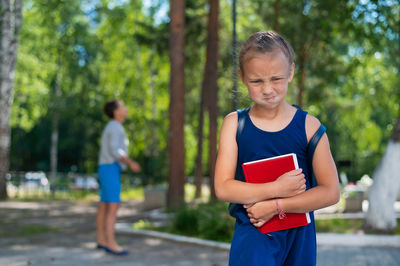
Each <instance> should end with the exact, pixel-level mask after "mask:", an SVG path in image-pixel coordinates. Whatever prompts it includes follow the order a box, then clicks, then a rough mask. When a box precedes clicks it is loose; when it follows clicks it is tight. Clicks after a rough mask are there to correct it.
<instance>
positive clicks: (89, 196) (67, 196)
mask: <svg viewBox="0 0 400 266" xmlns="http://www.w3.org/2000/svg"><path fill="white" fill-rule="evenodd" d="M10 199H12V200H19V201H49V200H51V201H77V202H97V201H99V193H98V192H97V191H85V190H70V191H57V192H55V193H54V194H52V193H42V192H41V193H29V194H28V193H27V194H22V193H20V194H17V195H14V196H12V197H10ZM121 200H122V201H127V200H143V187H131V188H128V189H123V190H122V192H121Z"/></svg>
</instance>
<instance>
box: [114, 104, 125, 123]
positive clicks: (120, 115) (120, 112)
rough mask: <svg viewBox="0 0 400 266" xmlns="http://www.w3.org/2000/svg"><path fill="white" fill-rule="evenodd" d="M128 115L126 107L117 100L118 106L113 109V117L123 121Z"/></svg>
mask: <svg viewBox="0 0 400 266" xmlns="http://www.w3.org/2000/svg"><path fill="white" fill-rule="evenodd" d="M127 116H128V109H127V108H126V106H125V104H124V103H123V102H121V101H118V108H117V109H116V110H115V111H114V118H115V119H116V120H119V121H121V122H123V121H124V120H125V119H126V117H127Z"/></svg>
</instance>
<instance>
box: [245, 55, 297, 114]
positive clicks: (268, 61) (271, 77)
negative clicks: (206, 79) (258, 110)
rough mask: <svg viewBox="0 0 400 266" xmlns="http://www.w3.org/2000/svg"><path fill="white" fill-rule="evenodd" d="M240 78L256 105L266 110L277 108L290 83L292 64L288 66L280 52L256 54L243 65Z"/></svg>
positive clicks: (292, 70)
mask: <svg viewBox="0 0 400 266" xmlns="http://www.w3.org/2000/svg"><path fill="white" fill-rule="evenodd" d="M243 72H244V73H241V72H240V70H239V74H240V78H241V79H242V81H243V83H244V85H246V87H247V88H248V91H249V95H250V98H251V99H252V100H253V101H254V103H255V104H256V105H260V106H262V107H264V108H267V109H273V108H276V107H278V106H279V105H280V104H281V103H282V102H283V101H284V99H285V96H286V93H287V88H288V83H289V82H291V81H292V78H293V72H294V64H292V65H291V66H289V63H288V60H287V58H286V56H285V55H284V54H283V53H282V52H281V51H280V50H277V51H273V52H268V53H256V54H254V55H253V56H252V57H251V58H250V59H248V60H247V61H246V62H245V63H244V64H243Z"/></svg>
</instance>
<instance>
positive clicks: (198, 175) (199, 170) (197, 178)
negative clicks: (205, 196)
mask: <svg viewBox="0 0 400 266" xmlns="http://www.w3.org/2000/svg"><path fill="white" fill-rule="evenodd" d="M200 97H201V100H200V113H199V127H198V129H197V155H196V168H195V172H194V184H195V186H196V193H195V197H196V198H200V197H201V187H202V185H203V127H204V102H205V91H204V88H203V87H202V89H201V96H200Z"/></svg>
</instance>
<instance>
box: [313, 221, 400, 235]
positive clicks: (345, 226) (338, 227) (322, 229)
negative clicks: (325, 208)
mask: <svg viewBox="0 0 400 266" xmlns="http://www.w3.org/2000/svg"><path fill="white" fill-rule="evenodd" d="M315 229H316V231H317V232H318V233H339V234H359V233H367V234H368V232H365V231H364V220H363V219H340V218H333V219H323V220H315ZM392 234H393V235H400V219H397V227H396V228H395V229H394V230H393V232H392Z"/></svg>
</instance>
